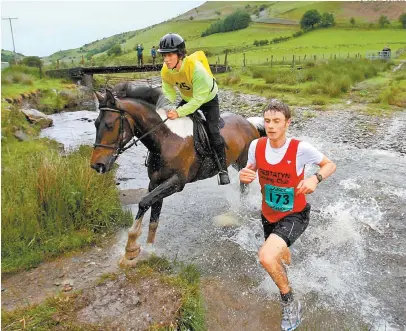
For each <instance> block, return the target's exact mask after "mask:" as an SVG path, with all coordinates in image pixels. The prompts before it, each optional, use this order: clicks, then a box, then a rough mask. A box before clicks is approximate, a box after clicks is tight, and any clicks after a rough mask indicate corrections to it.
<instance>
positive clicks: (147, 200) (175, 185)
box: [125, 175, 185, 260]
mask: <svg viewBox="0 0 406 331" xmlns="http://www.w3.org/2000/svg"><path fill="white" fill-rule="evenodd" d="M184 186H185V183H184V182H183V181H182V180H181V179H180V177H179V176H178V175H173V176H172V177H170V178H169V179H167V180H166V181H164V182H163V183H162V184H160V185H158V186H157V187H156V188H155V189H154V190H152V191H151V192H149V193H148V194H147V195H146V196H144V197H143V198H142V199H141V201H140V203H139V205H138V213H137V216H136V218H135V221H134V224H133V226H132V227H131V228H130V230H129V232H128V241H127V245H126V248H125V250H126V252H125V259H127V260H133V259H135V258H136V257H137V256H138V254H139V253H140V249H141V247H140V245H138V244H137V239H138V237H139V236H140V235H141V224H142V218H143V217H144V215H145V213H146V212H147V210H148V209H149V208H150V207H151V206H152V205H154V204H157V203H159V202H161V206H160V208H161V207H162V200H163V198H165V197H167V196H169V195H171V194H173V193H175V192H179V191H181V190H182V189H183V187H184ZM158 206H159V204H157V206H156V208H157V207H158ZM160 208H159V213H158V214H157V215H158V218H159V214H160ZM156 210H157V209H155V211H154V215H155V216H156ZM151 218H152V215H151ZM158 218H156V220H158ZM156 227H157V224H156ZM155 230H156V228H155ZM154 237H155V236H154Z"/></svg>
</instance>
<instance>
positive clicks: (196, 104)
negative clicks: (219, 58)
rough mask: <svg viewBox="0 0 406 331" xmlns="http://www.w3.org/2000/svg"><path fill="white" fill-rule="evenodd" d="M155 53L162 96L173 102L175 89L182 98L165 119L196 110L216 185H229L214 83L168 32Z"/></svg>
mask: <svg viewBox="0 0 406 331" xmlns="http://www.w3.org/2000/svg"><path fill="white" fill-rule="evenodd" d="M158 53H160V54H162V55H163V58H164V64H163V66H162V70H161V77H162V91H163V93H164V95H165V97H167V98H168V99H169V100H170V101H171V102H174V101H175V99H176V90H175V86H176V87H177V88H178V90H179V92H180V94H181V97H182V101H181V102H180V103H179V105H178V107H177V109H176V110H171V111H169V112H168V114H167V116H168V118H169V119H171V120H174V119H176V118H178V117H183V116H187V115H190V114H192V113H193V112H195V111H196V110H198V109H200V110H201V111H202V112H203V114H204V116H205V117H206V120H207V128H208V135H209V138H210V141H211V143H212V145H213V149H214V152H215V153H216V155H217V157H218V159H219V163H220V169H219V177H220V185H226V184H229V183H230V179H229V177H228V172H227V164H226V153H225V149H224V147H225V144H224V140H223V137H221V135H220V130H219V119H220V107H219V101H218V96H217V92H218V87H217V84H216V80H215V79H214V77H213V75H212V73H211V72H209V71H208V70H207V69H206V68H205V67H204V65H203V64H202V63H201V62H200V61H199V60H195V59H192V58H191V57H189V56H186V45H185V41H184V40H183V38H182V37H181V36H180V35H178V34H175V33H168V34H166V35H165V36H163V37H162V38H161V41H160V42H159V49H158Z"/></svg>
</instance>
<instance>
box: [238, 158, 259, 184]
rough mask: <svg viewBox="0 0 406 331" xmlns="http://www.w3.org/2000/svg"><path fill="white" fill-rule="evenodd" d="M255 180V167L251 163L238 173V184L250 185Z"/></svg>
mask: <svg viewBox="0 0 406 331" xmlns="http://www.w3.org/2000/svg"><path fill="white" fill-rule="evenodd" d="M255 178H257V169H256V166H255V165H254V164H252V163H248V164H247V166H246V167H245V168H243V169H241V171H240V182H242V183H244V184H249V183H251V182H252V181H253V180H254V179H255Z"/></svg>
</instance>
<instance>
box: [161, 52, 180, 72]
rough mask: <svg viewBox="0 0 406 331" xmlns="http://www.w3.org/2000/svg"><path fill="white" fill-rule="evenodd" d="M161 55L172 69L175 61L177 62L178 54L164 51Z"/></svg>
mask: <svg viewBox="0 0 406 331" xmlns="http://www.w3.org/2000/svg"><path fill="white" fill-rule="evenodd" d="M162 56H163V58H164V62H165V63H166V66H167V67H168V68H169V69H173V68H174V67H175V66H176V63H178V54H176V53H164V54H162Z"/></svg>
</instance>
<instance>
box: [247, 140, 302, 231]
mask: <svg viewBox="0 0 406 331" xmlns="http://www.w3.org/2000/svg"><path fill="white" fill-rule="evenodd" d="M267 141H268V138H267V137H263V138H260V139H259V140H258V143H257V147H256V151H255V159H256V166H257V169H258V177H259V183H260V184H261V192H262V214H263V215H264V216H265V218H266V219H267V220H268V221H269V222H270V223H275V222H277V221H279V220H280V219H282V218H283V217H285V216H287V215H289V214H292V213H297V212H300V211H302V210H303V209H304V208H305V207H306V197H305V195H304V194H300V195H296V191H297V189H296V187H297V186H298V185H299V183H300V181H301V180H303V179H304V168H303V171H302V173H301V174H300V175H299V176H298V175H297V172H296V155H297V148H298V146H299V142H300V141H299V140H296V139H291V141H290V144H289V147H288V149H287V150H286V153H285V155H284V157H283V158H282V160H281V161H280V162H279V163H277V164H270V163H268V162H267V161H266V158H265V149H266V144H267Z"/></svg>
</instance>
